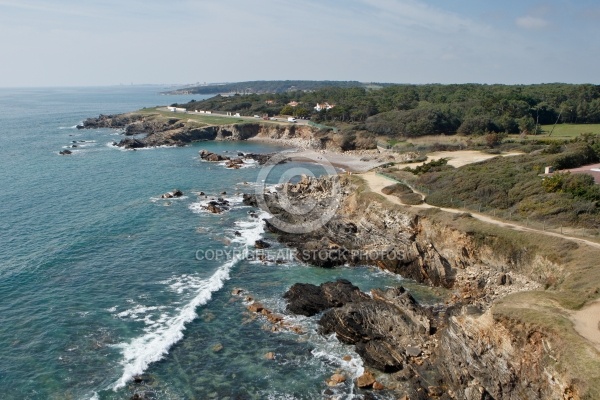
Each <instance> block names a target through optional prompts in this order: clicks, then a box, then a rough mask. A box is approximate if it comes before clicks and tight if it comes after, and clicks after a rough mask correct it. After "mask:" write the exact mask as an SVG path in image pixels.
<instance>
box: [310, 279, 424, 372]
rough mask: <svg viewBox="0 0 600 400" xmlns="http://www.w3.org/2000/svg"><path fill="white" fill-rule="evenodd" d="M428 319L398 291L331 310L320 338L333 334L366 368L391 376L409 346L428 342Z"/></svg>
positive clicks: (402, 361)
mask: <svg viewBox="0 0 600 400" xmlns="http://www.w3.org/2000/svg"><path fill="white" fill-rule="evenodd" d="M431 315H432V314H431V312H430V311H429V310H427V309H425V308H423V307H421V306H420V305H419V304H417V302H416V301H415V299H414V298H413V297H412V296H411V295H410V294H409V293H408V292H406V291H405V290H404V288H402V287H400V288H396V289H389V290H387V291H386V292H380V291H374V292H373V298H370V297H368V296H367V297H366V298H359V301H352V302H348V303H346V304H345V305H343V306H342V307H339V308H333V309H331V310H329V311H327V312H326V313H325V314H324V315H323V316H322V317H321V319H320V321H319V325H321V332H322V333H323V334H330V333H334V332H335V334H336V336H337V338H338V339H339V340H340V341H342V342H344V343H347V344H354V345H355V347H356V352H357V353H358V354H359V355H360V356H361V357H362V358H363V360H364V361H365V363H366V364H367V365H369V366H371V367H373V368H376V369H378V370H380V371H384V372H394V371H397V370H400V369H402V368H403V366H404V364H405V363H406V360H407V351H406V348H407V347H408V346H409V345H411V344H413V343H415V342H417V343H424V342H425V341H427V340H428V339H429V336H430V335H431V333H432V331H434V330H432V324H431V322H430V316H431Z"/></svg>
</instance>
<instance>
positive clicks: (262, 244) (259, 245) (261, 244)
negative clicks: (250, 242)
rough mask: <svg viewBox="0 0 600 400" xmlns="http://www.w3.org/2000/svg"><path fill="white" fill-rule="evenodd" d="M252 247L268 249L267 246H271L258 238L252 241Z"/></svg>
mask: <svg viewBox="0 0 600 400" xmlns="http://www.w3.org/2000/svg"><path fill="white" fill-rule="evenodd" d="M254 247H256V248H257V249H268V248H269V247H271V245H270V244H269V243H267V242H265V241H264V240H262V239H258V240H257V241H255V242H254Z"/></svg>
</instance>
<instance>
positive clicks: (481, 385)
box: [266, 177, 580, 400]
mask: <svg viewBox="0 0 600 400" xmlns="http://www.w3.org/2000/svg"><path fill="white" fill-rule="evenodd" d="M332 180H340V181H341V186H342V191H341V193H340V194H339V195H340V196H341V197H342V200H341V205H340V207H339V209H338V210H337V212H336V214H335V216H334V217H333V218H332V219H331V220H330V221H328V222H327V223H326V224H325V225H324V226H323V227H321V228H320V229H317V230H315V231H312V232H309V233H303V234H297V233H289V232H285V231H282V230H281V229H278V228H277V226H275V225H274V224H272V223H270V222H269V221H267V226H268V227H269V229H270V230H271V231H272V232H275V233H277V234H278V235H279V238H280V240H281V241H283V242H285V243H287V244H289V245H291V246H293V247H295V248H296V249H297V250H298V255H299V258H301V259H303V260H304V261H306V262H309V263H312V264H314V265H318V266H322V267H333V266H335V265H340V264H344V263H348V264H374V265H377V266H379V267H380V268H384V269H387V270H389V271H392V272H394V273H398V274H401V275H402V276H404V277H408V278H412V279H415V280H417V281H418V282H422V283H425V284H428V285H431V286H443V287H445V288H447V289H449V292H450V295H449V296H448V298H447V299H446V301H445V304H438V305H435V306H421V305H418V304H413V303H412V302H411V301H407V300H406V298H405V295H403V293H404V292H403V291H400V292H373V293H371V296H370V298H367V299H365V298H364V297H360V296H358V297H356V296H355V299H354V300H351V301H348V302H346V303H345V304H342V305H336V306H332V308H331V310H329V311H326V312H325V313H324V314H323V317H322V318H321V320H320V324H321V326H322V329H323V333H333V332H335V333H336V335H337V336H338V338H339V339H340V340H341V341H343V342H344V343H348V344H353V345H355V347H356V349H357V352H358V353H359V354H360V355H361V356H362V357H363V360H364V361H365V363H366V365H367V366H370V367H372V368H375V369H378V370H380V371H387V372H393V373H392V375H390V376H391V377H392V378H391V380H392V382H393V383H389V382H388V387H389V388H395V389H397V390H399V391H400V392H402V391H404V392H405V393H408V394H410V395H411V396H416V398H428V397H427V396H429V398H431V397H433V398H437V397H438V396H442V397H443V396H446V398H456V399H469V400H474V399H477V400H479V399H577V398H580V396H579V391H580V386H578V385H579V383H578V382H577V381H576V379H574V378H573V377H572V376H571V375H570V374H568V373H565V372H564V371H562V372H561V371H560V368H559V367H558V365H559V363H558V362H557V358H558V357H560V355H559V354H557V352H556V348H557V347H558V346H559V344H558V343H556V342H555V341H554V339H553V336H552V335H551V334H550V333H548V332H541V331H540V330H539V329H538V328H536V325H535V324H524V323H522V322H521V321H520V320H519V319H518V318H515V319H514V320H513V319H510V318H507V317H506V316H503V315H501V314H496V313H495V304H496V302H497V301H498V300H500V299H503V298H505V297H506V296H507V295H509V294H514V293H517V292H523V291H530V290H537V289H540V288H543V285H544V282H545V281H546V280H547V278H548V277H559V279H560V276H563V275H564V274H565V271H563V269H562V268H561V267H560V266H559V265H557V264H556V263H554V262H552V261H551V260H549V259H547V258H545V257H544V256H543V255H540V254H535V252H533V251H531V249H526V248H519V247H518V246H517V247H511V246H508V245H507V244H506V243H504V242H503V241H502V240H503V239H501V238H500V237H494V236H493V235H487V236H485V235H484V236H482V235H481V234H479V233H477V232H469V231H461V230H459V229H456V228H455V227H453V226H451V224H446V223H443V222H440V221H439V220H436V219H435V218H432V217H431V216H428V215H427V213H421V214H419V213H417V212H414V211H411V210H410V209H408V208H404V209H403V208H400V207H394V206H392V205H389V204H383V203H382V202H381V201H379V200H376V199H375V198H373V197H368V196H365V194H363V193H360V190H359V189H358V188H357V186H356V183H353V182H352V181H351V180H350V179H349V178H348V177H335V178H322V179H321V180H320V181H318V180H316V181H315V180H311V179H308V178H305V179H303V180H301V181H300V182H299V183H298V184H296V185H286V186H285V187H282V188H280V191H279V192H278V193H276V194H269V195H267V196H266V200H267V204H269V208H270V212H271V213H272V214H273V215H274V218H277V219H281V220H285V221H287V222H289V223H302V222H303V221H304V222H305V221H306V220H307V219H308V220H310V219H311V218H313V217H314V216H318V215H320V214H322V213H323V212H324V210H323V209H322V208H320V207H321V206H320V204H326V202H325V201H323V199H324V198H325V197H326V190H324V188H328V187H330V186H331V184H324V183H323V182H327V181H332ZM284 192H285V195H286V199H287V200H286V201H289V202H291V203H294V202H295V201H296V202H302V201H305V200H306V198H307V197H310V196H313V197H314V199H316V200H317V201H316V207H315V209H313V211H312V212H311V213H312V214H311V213H308V214H304V215H301V216H298V215H292V214H290V213H287V212H286V210H285V208H284V207H281V206H279V205H278V204H279V201H280V200H281V197H282V196H283V195H284ZM457 218H465V219H468V218H470V217H469V216H467V215H464V216H458V217H457ZM361 251H362V252H363V253H361ZM364 253H367V254H369V257H362V258H361V257H360V256H358V255H357V254H364ZM315 254H318V256H315ZM391 254H393V255H394V257H390V255H391ZM398 255H401V256H398ZM292 290H293V288H292ZM402 299H404V300H402ZM415 321H417V322H415ZM414 346H417V347H418V349H417V350H418V351H415V350H414ZM394 371H397V372H394ZM420 396H422V397H420ZM411 398H412V397H411Z"/></svg>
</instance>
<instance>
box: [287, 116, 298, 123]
mask: <svg viewBox="0 0 600 400" xmlns="http://www.w3.org/2000/svg"><path fill="white" fill-rule="evenodd" d="M288 122H294V123H295V122H296V118H294V117H289V118H288Z"/></svg>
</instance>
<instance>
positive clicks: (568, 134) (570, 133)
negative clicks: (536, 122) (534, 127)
mask: <svg viewBox="0 0 600 400" xmlns="http://www.w3.org/2000/svg"><path fill="white" fill-rule="evenodd" d="M553 127H554V125H542V135H543V136H548V135H550V137H557V138H569V139H571V138H574V137H577V136H579V135H581V134H582V133H593V134H600V124H558V125H556V127H555V128H554V131H552V128H553ZM550 132H552V134H550Z"/></svg>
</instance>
